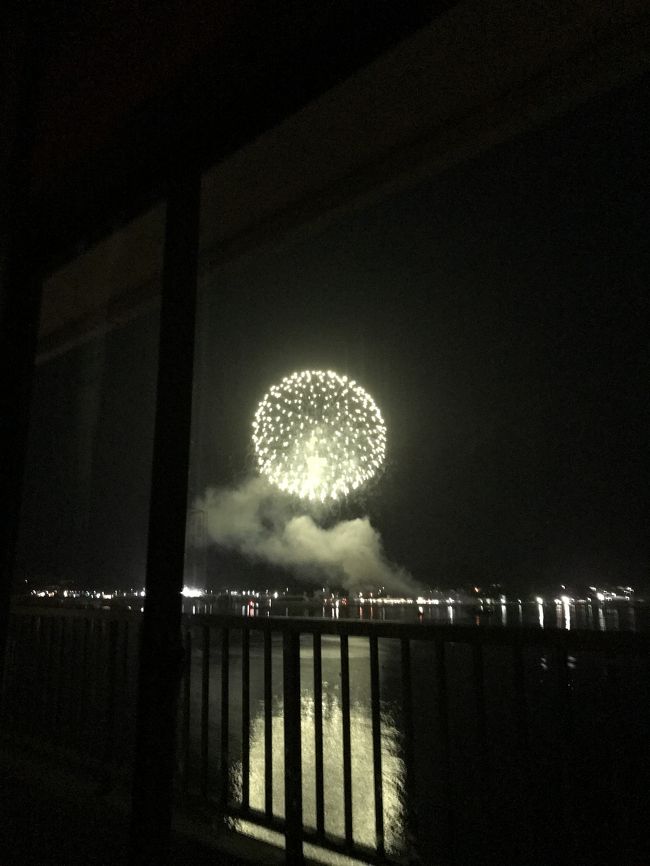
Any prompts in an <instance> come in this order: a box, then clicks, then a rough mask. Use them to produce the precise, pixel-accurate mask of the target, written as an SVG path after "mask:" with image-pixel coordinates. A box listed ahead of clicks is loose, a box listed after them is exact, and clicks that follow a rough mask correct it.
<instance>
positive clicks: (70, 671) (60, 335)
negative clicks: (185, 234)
mask: <svg viewBox="0 0 650 866" xmlns="http://www.w3.org/2000/svg"><path fill="white" fill-rule="evenodd" d="M164 220H165V209H164V207H162V206H159V207H156V208H155V209H153V210H151V211H149V212H148V213H146V214H145V215H143V216H141V217H139V218H137V219H135V220H134V221H133V222H131V223H129V224H127V225H125V226H124V227H123V228H121V229H119V230H118V231H116V232H115V233H114V234H112V235H111V236H109V237H108V238H106V239H104V240H102V241H101V242H99V243H98V244H96V245H95V246H93V247H92V248H90V249H88V250H87V251H86V252H84V253H83V254H82V255H80V256H79V257H78V258H76V259H74V260H73V261H71V262H70V263H68V264H67V265H65V266H64V267H62V268H61V269H60V270H58V271H56V272H55V273H53V274H52V275H51V276H50V277H49V278H48V279H47V280H46V281H45V284H44V290H43V303H42V309H41V318H40V332H39V343H38V357H37V363H36V369H35V372H34V387H33V395H32V403H31V414H30V427H29V439H28V451H27V463H26V472H25V483H24V490H23V497H22V511H21V520H20V527H19V539H18V554H17V566H16V574H15V579H14V589H15V596H14V600H13V613H12V622H11V635H10V641H9V658H10V661H11V663H12V664H10V666H9V667H8V673H7V681H6V688H7V695H8V697H9V700H8V703H7V714H6V716H5V724H6V725H7V726H8V728H9V729H10V730H11V732H12V734H13V735H14V736H20V737H26V738H27V739H28V740H29V741H30V742H32V741H34V742H37V743H39V744H41V745H43V744H46V745H63V746H65V747H66V748H67V749H69V750H70V751H71V752H72V753H73V754H76V755H77V756H79V757H83V759H84V760H85V761H87V762H88V763H89V764H90V765H95V766H96V765H99V766H100V767H101V770H102V772H103V773H106V775H107V777H110V776H111V775H113V774H114V773H118V774H119V773H120V772H121V771H123V770H124V769H125V767H126V766H127V765H128V762H129V760H130V755H131V751H132V746H133V741H132V737H133V733H134V727H133V725H134V698H135V678H136V674H137V628H138V620H139V617H140V611H141V606H142V603H143V599H142V597H141V592H142V589H143V587H144V582H145V565H146V547H147V529H148V510H149V491H150V475H151V458H152V442H153V425H154V410H155V400H156V374H157V361H158V318H159V315H158V307H159V294H160V276H161V263H162V244H163V236H164Z"/></svg>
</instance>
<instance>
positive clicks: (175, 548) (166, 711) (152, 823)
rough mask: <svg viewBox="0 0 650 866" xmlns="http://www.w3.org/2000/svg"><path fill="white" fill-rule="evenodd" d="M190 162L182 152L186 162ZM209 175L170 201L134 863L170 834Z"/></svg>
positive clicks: (153, 858)
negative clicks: (203, 190)
mask: <svg viewBox="0 0 650 866" xmlns="http://www.w3.org/2000/svg"><path fill="white" fill-rule="evenodd" d="M180 159H181V157H180V156H179V160H180ZM199 204H200V176H199V175H198V173H197V174H194V173H191V174H188V175H182V173H181V174H179V176H176V177H174V178H172V180H171V182H170V190H169V194H168V199H167V223H166V231H165V248H164V257H163V275H162V293H161V307H160V337H159V348H158V381H157V393H156V420H155V427H154V437H153V460H152V470H151V494H150V505H149V534H148V544H147V577H146V601H145V607H144V616H143V620H142V629H141V644H140V666H139V677H138V700H137V707H138V715H137V725H136V754H135V767H134V779H133V799H132V815H131V846H130V854H131V862H132V863H137V864H138V866H143V864H152V866H154V864H155V866H161V864H164V863H165V862H167V860H168V854H169V843H170V836H171V820H172V798H173V781H174V770H175V756H174V751H175V740H176V724H177V715H176V711H177V703H178V692H179V683H180V677H181V673H182V658H183V649H182V643H181V609H182V604H181V601H182V596H181V590H182V588H183V568H184V560H185V526H186V515H187V495H188V471H189V449H190V429H191V420H192V384H193V363H194V331H195V313H196V284H197V279H196V277H197V257H198V230H199Z"/></svg>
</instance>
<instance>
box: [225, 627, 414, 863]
mask: <svg viewBox="0 0 650 866" xmlns="http://www.w3.org/2000/svg"><path fill="white" fill-rule="evenodd" d="M278 649H279V647H278ZM251 656H252V657H251V667H252V666H253V664H254V654H253V652H252V653H251ZM382 657H383V660H384V664H386V661H387V659H386V658H385V652H382V651H381V650H380V660H381V659H382ZM349 660H350V698H351V699H350V742H351V764H352V823H353V833H354V840H355V842H356V843H357V844H360V845H364V846H367V847H369V848H373V847H374V845H375V801H374V790H373V782H372V773H373V770H372V754H373V752H372V722H371V709H370V661H369V651H368V642H367V640H365V639H364V638H354V637H351V638H350V639H349ZM389 664H390V662H389ZM339 665H340V654H339V641H338V638H336V637H332V636H327V635H324V636H323V638H322V666H323V684H322V688H323V702H322V713H323V771H324V805H325V832H326V833H327V834H329V835H331V836H334V837H337V838H339V839H342V838H344V836H345V819H344V797H343V790H344V784H343V749H342V725H343V717H342V710H341V700H340V697H341V696H340V683H339ZM301 683H302V688H301V738H302V744H301V756H302V792H303V820H304V824H305V826H306V827H308V828H311V829H314V830H315V829H316V746H315V712H314V709H315V708H314V697H313V690H312V684H313V657H312V652H311V641H310V639H309V638H303V641H302V647H301ZM274 692H275V695H274V698H273V703H272V753H273V786H272V790H273V812H274V814H275V815H276V816H278V817H284V721H283V705H282V697H281V695H280V694H279V692H280V684H279V683H278V680H277V678H276V680H275V682H274ZM381 730H382V741H381V745H382V779H383V785H382V794H383V815H384V832H385V843H386V849H387V851H388V852H393V853H396V852H398V851H399V850H401V847H402V844H403V827H404V824H405V821H404V809H405V805H404V796H403V795H404V778H405V774H404V762H403V759H402V744H401V736H400V733H399V730H398V726H397V724H396V721H395V718H394V713H393V712H392V711H391V709H390V707H389V706H388V705H387V704H386V702H384V705H383V706H382V714H381ZM249 743H250V776H249V785H250V790H249V802H250V806H251V808H253V809H256V810H259V811H261V812H263V811H264V794H265V791H264V756H265V742H264V700H263V699H260V698H258V699H256V700H255V701H254V703H253V702H252V703H251V726H250V740H249ZM236 748H237V751H240V749H241V743H238V744H237V747H236ZM241 788H242V763H241V759H238V760H236V761H235V762H234V763H233V764H232V767H231V791H232V793H233V797H234V801H235V802H236V803H239V802H241Z"/></svg>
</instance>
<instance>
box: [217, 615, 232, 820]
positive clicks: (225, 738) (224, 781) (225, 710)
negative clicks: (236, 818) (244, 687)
mask: <svg viewBox="0 0 650 866" xmlns="http://www.w3.org/2000/svg"><path fill="white" fill-rule="evenodd" d="M229 710H230V631H229V629H228V627H227V626H222V629H221V754H220V756H219V794H220V802H221V807H222V809H224V810H225V809H227V807H228V794H229V790H230V780H229V777H228V770H229V767H228V750H229V738H230V722H229V719H230V713H229Z"/></svg>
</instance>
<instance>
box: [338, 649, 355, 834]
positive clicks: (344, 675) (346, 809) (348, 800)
mask: <svg viewBox="0 0 650 866" xmlns="http://www.w3.org/2000/svg"><path fill="white" fill-rule="evenodd" d="M340 641H341V721H342V727H343V730H342V732H341V733H342V740H343V819H344V822H345V844H346V846H347V847H348V848H351V847H352V845H353V842H354V833H353V829H352V742H351V731H350V656H349V652H348V636H347V634H342V635H341V637H340Z"/></svg>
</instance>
